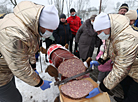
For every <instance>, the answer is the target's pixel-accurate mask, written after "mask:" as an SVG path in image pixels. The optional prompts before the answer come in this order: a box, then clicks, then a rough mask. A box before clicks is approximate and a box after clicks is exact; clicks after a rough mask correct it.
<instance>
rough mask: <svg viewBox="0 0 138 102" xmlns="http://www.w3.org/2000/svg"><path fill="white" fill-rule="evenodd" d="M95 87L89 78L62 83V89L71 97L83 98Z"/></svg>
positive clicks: (64, 93)
mask: <svg viewBox="0 0 138 102" xmlns="http://www.w3.org/2000/svg"><path fill="white" fill-rule="evenodd" d="M93 88H94V87H93V85H92V83H91V82H90V81H88V80H78V81H76V80H75V81H71V82H68V83H67V84H64V85H62V86H61V88H60V91H61V93H62V94H63V95H64V96H66V97H69V98H71V99H81V98H84V97H86V96H87V95H88V94H89V92H90V91H92V90H93Z"/></svg>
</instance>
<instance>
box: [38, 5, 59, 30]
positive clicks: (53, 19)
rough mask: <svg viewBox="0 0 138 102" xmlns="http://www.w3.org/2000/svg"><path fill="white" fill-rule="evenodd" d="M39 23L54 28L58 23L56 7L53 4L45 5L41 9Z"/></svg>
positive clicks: (44, 26)
mask: <svg viewBox="0 0 138 102" xmlns="http://www.w3.org/2000/svg"><path fill="white" fill-rule="evenodd" d="M39 23H40V26H41V27H43V28H47V29H51V30H55V29H56V28H57V27H58V25H59V16H58V10H57V8H56V7H55V6H54V5H48V6H45V7H44V8H43V10H42V11H41V15H40V18H39Z"/></svg>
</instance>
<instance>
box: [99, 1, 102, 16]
mask: <svg viewBox="0 0 138 102" xmlns="http://www.w3.org/2000/svg"><path fill="white" fill-rule="evenodd" d="M101 9H102V0H100V7H99V14H100V13H101Z"/></svg>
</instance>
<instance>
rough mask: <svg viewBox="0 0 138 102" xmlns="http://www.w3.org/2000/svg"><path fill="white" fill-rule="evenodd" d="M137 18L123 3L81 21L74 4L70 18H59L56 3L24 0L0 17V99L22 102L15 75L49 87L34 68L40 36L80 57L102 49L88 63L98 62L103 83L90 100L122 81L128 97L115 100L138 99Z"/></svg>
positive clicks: (135, 101) (48, 43)
mask: <svg viewBox="0 0 138 102" xmlns="http://www.w3.org/2000/svg"><path fill="white" fill-rule="evenodd" d="M24 5H26V6H24ZM30 12H31V13H30ZM137 18H138V13H137V10H129V7H128V5H127V4H126V3H124V4H122V5H121V6H120V8H119V10H118V13H117V14H106V13H103V12H102V13H100V14H99V15H92V16H91V17H88V19H87V20H86V21H85V22H84V23H83V24H82V23H81V22H82V21H81V19H80V17H78V16H77V13H76V10H75V9H74V8H71V9H70V17H68V18H66V15H65V14H61V15H60V16H58V10H57V8H56V7H55V6H54V5H48V6H43V5H38V4H35V3H33V2H31V1H22V2H20V3H19V4H18V5H17V6H16V7H15V8H14V11H13V13H10V14H6V15H4V16H3V17H1V18H0V19H1V20H0V35H1V36H0V39H1V40H0V46H1V47H0V77H1V79H0V102H22V96H21V94H20V92H19V91H18V89H17V88H16V84H15V78H14V76H16V77H17V78H19V79H21V80H23V81H24V82H26V83H27V84H29V85H31V86H34V87H40V88H41V89H42V90H45V89H47V88H50V83H51V81H47V80H43V79H42V78H41V77H40V76H39V73H38V72H37V70H36V61H38V56H39V47H40V46H42V45H41V43H42V41H41V40H40V39H41V38H43V41H45V42H46V48H48V47H49V46H50V45H51V44H61V45H62V46H65V45H66V44H68V45H69V51H70V52H71V53H73V54H75V55H76V56H77V57H79V58H80V59H81V60H82V61H86V60H87V58H88V57H92V55H93V51H94V48H95V47H97V48H98V51H97V56H96V60H93V61H91V62H90V67H92V66H93V65H94V66H98V70H99V74H98V78H97V83H99V86H98V87H97V88H94V89H93V90H92V91H91V92H90V93H89V95H88V96H86V98H91V97H94V96H96V95H97V94H99V93H102V92H108V91H109V90H111V89H113V88H114V87H115V86H117V85H118V84H120V85H121V86H122V89H123V92H124V98H123V99H122V98H119V97H114V98H115V100H116V101H117V102H137V100H138V52H137V51H138V32H137V31H138V19H137ZM74 41H75V42H74ZM73 42H74V43H75V47H74V48H73ZM73 50H74V51H73ZM13 93H14V94H13Z"/></svg>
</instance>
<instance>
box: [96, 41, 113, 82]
mask: <svg viewBox="0 0 138 102" xmlns="http://www.w3.org/2000/svg"><path fill="white" fill-rule="evenodd" d="M102 42H103V45H101V47H100V52H99V54H98V55H97V57H96V60H98V59H99V58H100V56H101V55H103V53H104V49H105V48H106V46H105V40H102ZM112 65H113V64H112V61H111V59H110V60H109V61H107V62H106V63H105V64H104V65H100V66H98V70H99V74H98V79H97V83H100V82H101V81H102V80H103V79H104V78H105V77H106V76H107V75H108V74H109V72H110V71H111V70H112Z"/></svg>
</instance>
